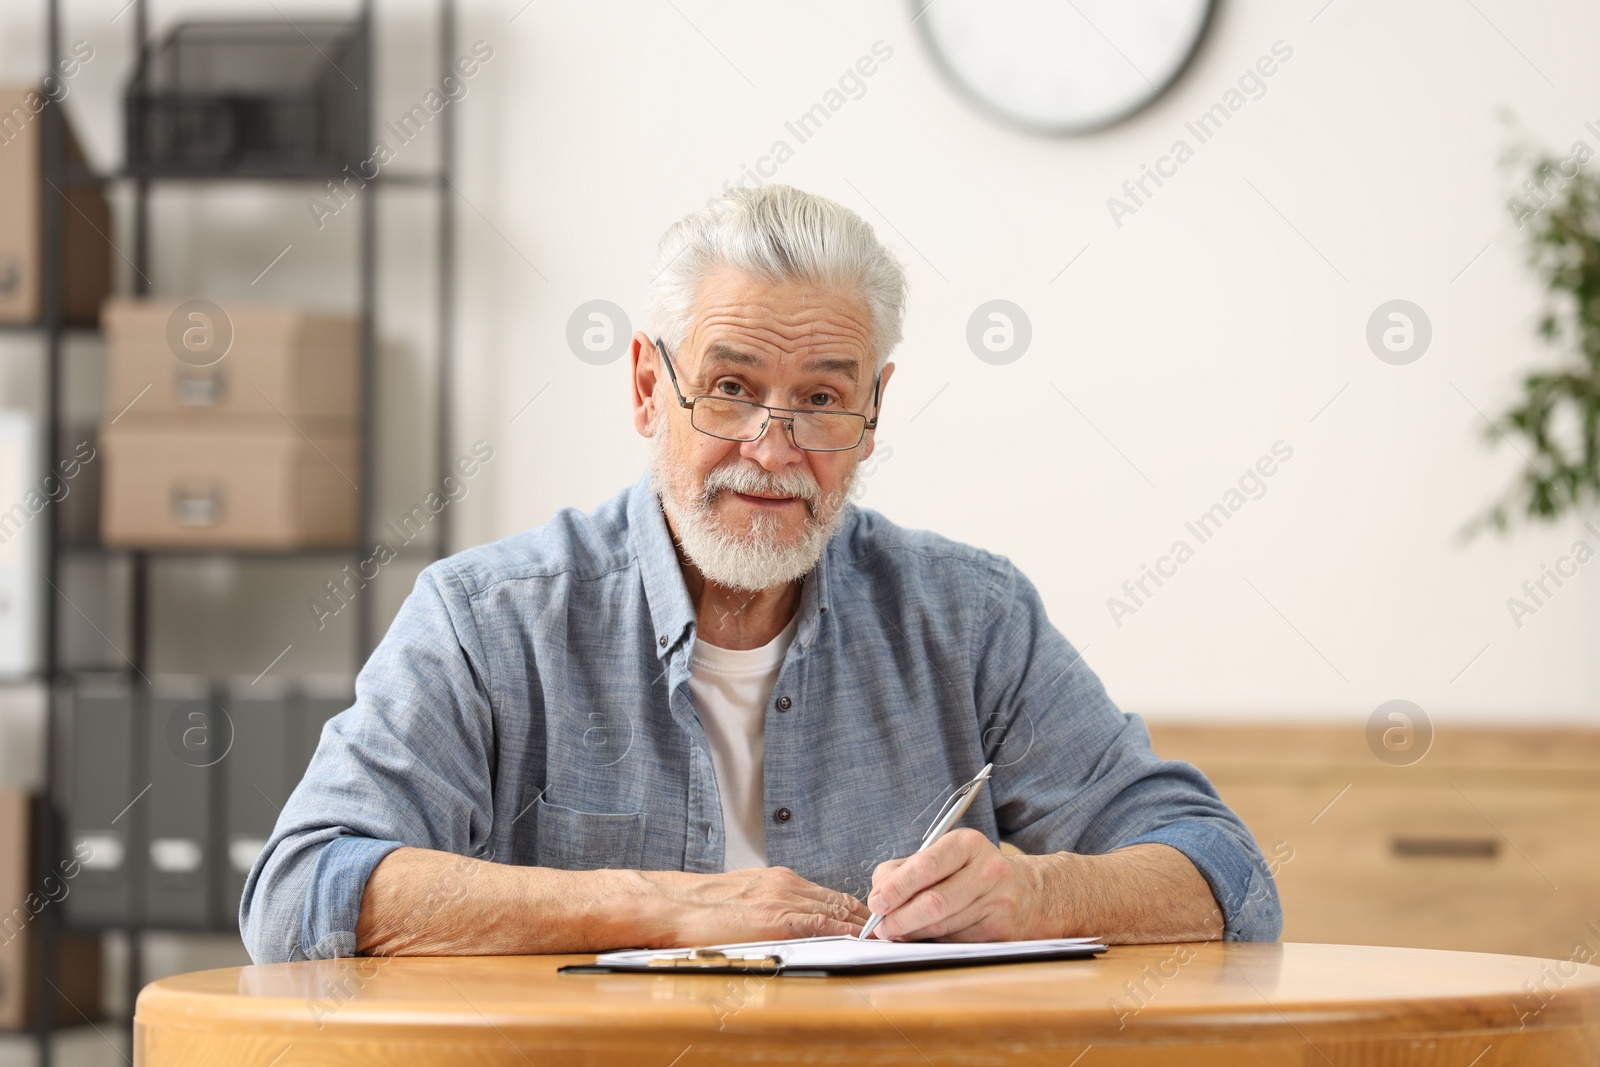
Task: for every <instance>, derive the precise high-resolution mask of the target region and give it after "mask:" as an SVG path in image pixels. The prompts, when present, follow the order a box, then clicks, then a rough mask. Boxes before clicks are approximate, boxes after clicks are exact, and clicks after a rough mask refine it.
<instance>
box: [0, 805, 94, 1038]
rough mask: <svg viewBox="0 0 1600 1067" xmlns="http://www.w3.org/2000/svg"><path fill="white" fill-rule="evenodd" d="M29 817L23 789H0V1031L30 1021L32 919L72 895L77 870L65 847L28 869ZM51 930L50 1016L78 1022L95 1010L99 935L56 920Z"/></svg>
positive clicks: (34, 939) (32, 998) (32, 999)
mask: <svg viewBox="0 0 1600 1067" xmlns="http://www.w3.org/2000/svg"><path fill="white" fill-rule="evenodd" d="M33 815H34V808H33V800H32V798H31V797H29V796H28V794H26V793H23V792H20V791H17V790H0V1030H22V1029H26V1028H27V1027H29V1026H32V1025H33V1021H34V1018H35V1014H34V1009H35V1006H36V1005H37V1003H38V1000H37V995H36V994H37V990H36V988H35V983H36V979H35V977H34V974H33V969H32V967H31V964H32V961H33V959H34V952H35V951H36V945H37V935H36V931H37V926H36V925H35V924H36V923H37V922H38V921H39V920H40V917H42V916H44V914H45V909H48V908H59V907H61V906H62V902H63V901H64V900H66V899H67V898H69V897H70V895H71V893H72V888H73V879H74V877H75V876H76V875H77V874H78V873H81V872H80V869H79V865H78V864H76V863H74V862H73V860H72V857H71V854H70V853H68V854H67V855H65V856H63V857H62V859H61V861H60V862H58V863H56V864H54V865H52V867H51V869H50V870H49V871H43V872H34V871H33V870H32V866H33V865H32V864H31V863H30V862H29V860H30V850H31V849H32V848H33V841H34V835H33V832H32V831H33V827H34V822H33ZM35 874H37V878H35V877H34V875H35ZM53 918H57V919H59V918H60V916H54V917H53ZM56 929H57V931H58V932H57V935H56V967H55V976H54V979H53V981H54V982H55V984H56V986H57V988H58V989H59V990H60V996H58V997H57V998H56V1004H55V1008H54V1011H55V1019H56V1021H57V1022H65V1023H81V1022H82V1021H83V1016H81V1015H79V1012H82V1013H83V1015H86V1016H88V1017H89V1018H90V1019H97V1018H99V1017H100V1016H101V1015H102V1011H101V1004H100V968H101V943H100V937H99V935H97V934H96V935H90V934H70V933H66V932H64V931H61V930H60V928H59V924H58V925H57V927H56Z"/></svg>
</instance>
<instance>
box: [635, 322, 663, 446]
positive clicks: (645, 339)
mask: <svg viewBox="0 0 1600 1067" xmlns="http://www.w3.org/2000/svg"><path fill="white" fill-rule="evenodd" d="M628 356H629V358H630V359H631V360H632V366H633V374H632V375H631V376H630V378H629V381H631V382H632V383H633V428H634V429H635V430H637V431H639V436H640V437H650V436H652V434H651V431H650V422H651V416H653V415H654V414H655V407H654V405H656V404H658V403H660V398H659V397H657V396H656V395H655V393H656V387H657V386H658V385H660V386H661V388H663V389H664V388H666V386H665V385H664V384H662V383H661V373H660V368H661V355H660V353H658V352H657V351H656V346H655V343H654V342H652V341H651V340H650V337H649V335H648V334H646V333H644V332H643V331H642V330H641V331H638V332H636V333H635V334H634V335H633V343H632V344H631V345H629V346H628Z"/></svg>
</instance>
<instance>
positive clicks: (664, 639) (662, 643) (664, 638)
mask: <svg viewBox="0 0 1600 1067" xmlns="http://www.w3.org/2000/svg"><path fill="white" fill-rule="evenodd" d="M656 644H658V645H660V646H661V647H662V648H666V647H667V635H666V634H662V635H661V640H659V641H657V642H656Z"/></svg>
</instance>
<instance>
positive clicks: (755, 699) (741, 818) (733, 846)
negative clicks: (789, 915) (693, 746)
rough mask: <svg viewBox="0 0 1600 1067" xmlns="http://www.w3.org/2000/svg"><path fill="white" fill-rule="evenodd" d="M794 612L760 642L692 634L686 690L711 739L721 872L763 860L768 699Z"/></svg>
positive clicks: (791, 635)
mask: <svg viewBox="0 0 1600 1067" xmlns="http://www.w3.org/2000/svg"><path fill="white" fill-rule="evenodd" d="M799 618H800V616H799V613H798V612H797V613H796V614H795V617H794V618H793V619H790V620H789V625H788V626H785V627H784V628H783V632H782V633H780V634H778V636H777V637H774V638H773V639H772V640H771V641H768V642H767V643H766V644H764V645H762V646H761V647H760V648H752V649H732V648H718V647H717V646H716V645H712V644H708V643H706V642H705V641H702V640H700V639H699V638H696V639H695V643H694V654H693V655H691V656H690V657H689V694H690V696H691V697H692V698H693V700H694V707H695V712H696V713H697V714H698V715H699V716H700V726H701V728H702V729H703V730H705V734H706V741H707V742H708V743H709V744H710V745H711V765H712V767H713V768H714V769H715V771H716V774H717V792H718V793H719V794H720V795H721V797H722V825H723V829H724V832H725V833H726V837H727V848H726V851H725V853H724V856H723V863H722V869H723V870H725V871H736V870H740V869H742V868H745V867H765V866H766V865H767V827H766V812H765V811H764V810H763V809H764V807H765V801H764V798H763V794H762V782H761V755H762V742H763V741H764V739H765V734H764V731H765V727H766V711H767V701H768V700H769V699H771V697H772V687H773V686H774V685H776V684H777V681H778V671H779V669H780V668H781V667H782V666H783V657H784V653H786V652H787V651H788V650H789V642H790V641H791V640H792V639H793V638H794V631H795V623H796V622H797V621H798V620H799Z"/></svg>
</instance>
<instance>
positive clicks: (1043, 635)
mask: <svg viewBox="0 0 1600 1067" xmlns="http://www.w3.org/2000/svg"><path fill="white" fill-rule="evenodd" d="M991 596H992V600H991V604H992V607H991V608H990V609H989V611H988V615H987V619H986V622H985V624H984V625H983V626H981V627H979V628H978V631H977V632H976V633H975V635H974V640H975V641H976V642H977V645H976V647H975V649H974V653H973V662H974V665H975V666H974V671H975V677H974V684H975V693H976V698H977V704H978V711H979V714H980V718H981V720H982V723H983V725H984V731H983V736H984V745H985V750H986V753H987V755H988V758H989V759H990V760H991V761H992V762H993V763H994V764H995V769H994V772H993V779H992V783H991V785H992V787H993V789H994V793H993V801H994V804H995V816H996V821H997V823H998V826H999V830H1000V835H1001V837H1002V838H1005V839H1007V840H1009V841H1011V842H1012V843H1013V844H1015V845H1016V846H1017V847H1018V848H1020V849H1022V850H1023V851H1024V852H1029V853H1034V854H1045V853H1050V852H1078V853H1085V854H1100V853H1105V852H1110V851H1112V850H1113V849H1118V848H1122V847H1125V846H1128V845H1133V844H1141V843H1152V842H1153V843H1160V844H1165V845H1169V846H1171V847H1172V848H1175V849H1177V850H1178V851H1179V852H1181V853H1183V855H1185V856H1186V857H1188V858H1189V860H1190V862H1192V863H1193V864H1194V865H1195V868H1196V869H1197V870H1198V871H1199V872H1200V874H1201V875H1202V877H1204V878H1205V880H1206V882H1207V883H1208V884H1209V885H1210V887H1211V892H1212V895H1213V896H1214V897H1216V900H1217V904H1218V906H1219V907H1220V908H1221V910H1222V914H1223V921H1224V928H1223V937H1224V938H1225V939H1227V940H1230V941H1272V940H1276V939H1277V937H1278V935H1279V933H1280V932H1281V930H1282V927H1283V912H1282V909H1281V907H1280V905H1279V903H1278V893H1277V888H1276V886H1275V885H1274V883H1273V879H1272V873H1271V871H1270V870H1269V869H1268V867H1267V864H1266V861H1265V859H1264V858H1263V857H1262V854H1261V850H1260V849H1259V848H1258V847H1257V845H1256V842H1255V839H1254V838H1253V837H1252V836H1251V834H1250V831H1249V830H1248V829H1246V827H1245V825H1244V823H1243V822H1241V821H1240V819H1239V817H1238V816H1237V815H1235V814H1234V813H1233V811H1232V810H1231V809H1230V808H1229V807H1228V806H1227V805H1226V804H1224V803H1223V801H1222V799H1221V797H1219V796H1218V795H1217V791H1216V789H1215V788H1214V787H1213V786H1212V785H1211V783H1210V782H1209V781H1208V780H1207V779H1206V777H1205V775H1204V774H1202V773H1201V772H1200V770H1199V769H1198V768H1196V767H1194V766H1192V765H1190V764H1188V763H1183V762H1181V761H1177V760H1164V759H1162V758H1160V757H1159V756H1157V755H1156V754H1155V752H1154V751H1153V750H1152V749H1151V746H1150V735H1149V732H1148V731H1147V730H1146V729H1145V725H1144V722H1143V720H1142V719H1140V718H1139V716H1137V715H1133V714H1130V713H1126V712H1122V711H1120V710H1118V709H1117V707H1116V705H1115V704H1114V703H1113V702H1112V700H1111V698H1110V697H1109V696H1108V695H1107V694H1106V691H1105V688H1104V687H1103V686H1102V685H1101V683H1100V680H1099V679H1098V678H1097V677H1096V676H1095V674H1094V672H1093V671H1092V670H1090V669H1089V667H1088V665H1087V664H1086V663H1084V661H1083V659H1082V657H1081V656H1080V655H1079V653H1078V651H1077V650H1076V649H1075V648H1073V646H1072V645H1071V643H1070V642H1068V641H1067V639H1066V638H1065V637H1063V636H1062V634H1061V633H1060V632H1059V631H1058V630H1057V629H1056V628H1055V627H1054V626H1053V625H1052V624H1051V622H1050V620H1049V617H1048V615H1047V614H1046V612H1045V607H1044V603H1043V601H1042V600H1041V599H1040V597H1039V594H1038V591H1037V590H1036V589H1035V588H1034V586H1033V583H1032V582H1030V581H1029V580H1028V578H1027V577H1026V576H1025V575H1024V574H1022V572H1021V571H1019V570H1018V569H1017V568H1016V567H1015V566H1014V565H1012V564H1011V563H1010V561H1009V560H1004V559H1001V560H1000V562H999V564H998V565H997V567H996V570H995V572H994V577H993V581H992V589H991Z"/></svg>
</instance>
